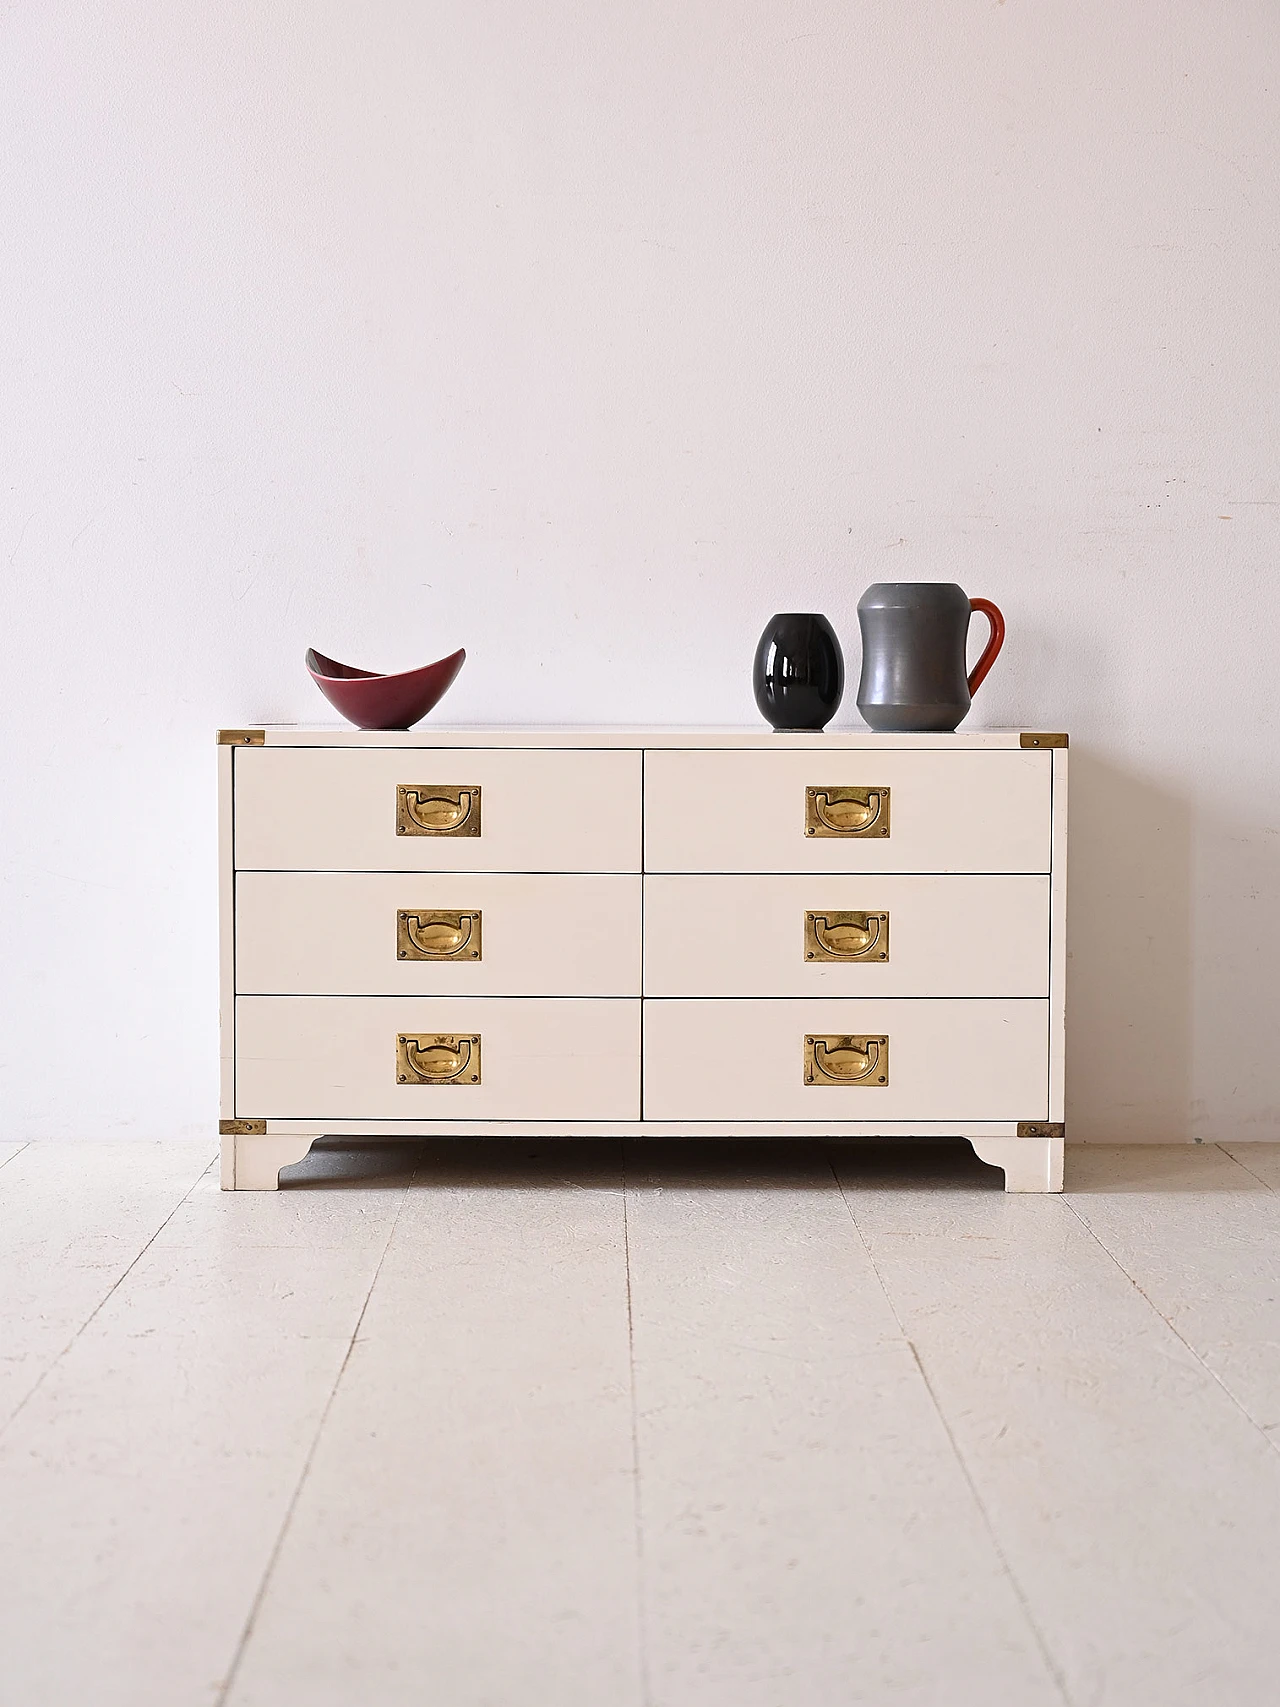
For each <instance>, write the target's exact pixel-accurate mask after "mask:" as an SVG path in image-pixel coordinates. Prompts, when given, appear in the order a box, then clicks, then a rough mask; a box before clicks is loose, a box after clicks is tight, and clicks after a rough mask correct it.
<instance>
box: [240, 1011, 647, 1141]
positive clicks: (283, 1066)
mask: <svg viewBox="0 0 1280 1707" xmlns="http://www.w3.org/2000/svg"><path fill="white" fill-rule="evenodd" d="M401 1032H404V1033H409V1034H423V1033H446V1034H462V1035H468V1036H470V1035H475V1034H477V1033H478V1034H479V1035H480V1039H481V1044H480V1060H481V1067H480V1074H481V1076H480V1083H479V1084H476V1085H472V1084H451V1085H420V1084H398V1083H397V1082H396V1038H397V1035H398V1034H399V1033H401ZM236 1047H237V1058H236V1095H237V1098H238V1103H237V1114H238V1115H239V1117H240V1118H241V1119H263V1118H268V1119H269V1118H271V1117H272V1116H279V1117H281V1118H282V1119H292V1120H308V1121H310V1120H315V1121H317V1122H318V1123H320V1124H321V1125H322V1124H323V1122H324V1120H325V1119H326V1118H328V1117H329V1116H335V1117H339V1118H340V1117H344V1116H345V1117H348V1118H350V1117H356V1118H361V1117H364V1118H368V1119H372V1120H377V1119H384V1120H385V1119H403V1120H424V1119H425V1120H455V1119H456V1120H457V1121H459V1122H463V1123H465V1122H467V1121H473V1120H485V1119H496V1120H504V1119H529V1120H634V1119H635V1118H636V1117H637V1116H638V1114H639V1112H640V1106H639V1105H640V1071H639V1069H640V1003H639V1002H638V1001H628V1000H612V1001H611V1000H600V999H597V1000H593V1001H577V1000H573V999H561V1000H556V999H545V1000H527V999H524V998H521V997H502V998H497V999H493V1000H490V999H488V998H486V997H483V996H473V997H466V996H459V997H448V996H240V997H238V998H237V1001H236Z"/></svg>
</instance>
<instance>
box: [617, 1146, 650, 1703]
mask: <svg viewBox="0 0 1280 1707" xmlns="http://www.w3.org/2000/svg"><path fill="white" fill-rule="evenodd" d="M620 1148H621V1152H622V1254H623V1262H624V1264H625V1267H626V1276H627V1358H628V1367H629V1369H630V1379H631V1478H632V1486H633V1488H634V1491H635V1492H634V1497H635V1526H636V1620H637V1626H638V1635H639V1653H638V1656H637V1658H638V1660H639V1672H640V1699H641V1702H642V1704H643V1707H650V1703H651V1701H652V1699H653V1695H652V1691H651V1689H650V1687H649V1629H648V1623H649V1621H648V1617H647V1610H646V1603H645V1577H644V1527H643V1524H642V1522H641V1508H640V1414H639V1406H638V1403H637V1398H636V1335H635V1316H634V1314H633V1312H632V1306H631V1222H630V1218H629V1213H628V1207H627V1146H626V1143H625V1141H624V1142H623V1144H622V1145H621V1146H620Z"/></svg>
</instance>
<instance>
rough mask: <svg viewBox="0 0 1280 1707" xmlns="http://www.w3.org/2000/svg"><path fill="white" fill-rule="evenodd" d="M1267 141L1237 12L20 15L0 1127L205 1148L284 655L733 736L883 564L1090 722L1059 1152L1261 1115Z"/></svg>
mask: <svg viewBox="0 0 1280 1707" xmlns="http://www.w3.org/2000/svg"><path fill="white" fill-rule="evenodd" d="M1278 112H1280V6H1277V5H1276V4H1275V0H1235V3H1232V4H1227V5H1224V4H1217V3H1213V4H1211V3H1209V0H1204V3H1197V0H1163V3H1161V0H1143V3H1141V4H1137V3H1135V4H1117V3H1116V0H1106V3H1103V0H1034V3H1033V0H996V3H991V0H877V3H876V4H869V3H868V4H863V3H861V0H858V3H854V0H754V3H751V0H747V3H735V4H729V3H726V0H679V3H678V4H676V3H674V0H646V3H645V4H595V5H586V4H569V3H567V0H565V3H550V0H448V3H438V4H426V3H422V0H412V3H410V0H400V3H393V0H369V3H367V4H362V5H356V4H352V3H349V0H348V3H347V4H339V3H336V0H329V3H322V0H309V3H307V4H301V3H296V0H295V3H286V0H272V3H267V4H264V3H263V0H252V3H250V0H219V4H217V5H212V6H192V5H182V4H178V3H176V0H169V3H168V4H158V3H151V4H140V3H135V4H130V3H127V0H101V3H98V4H93V5H90V4H87V3H83V0H82V3H76V0H71V3H61V0H60V3H57V4H55V3H53V0H24V3H23V4H21V5H11V6H8V7H5V8H4V9H3V17H2V19H0V387H2V390H0V396H2V405H0V434H2V435H3V439H2V452H3V454H2V461H0V475H2V479H0V573H2V574H3V577H4V622H3V629H2V631H0V632H2V634H3V643H4V644H3V660H4V661H3V691H2V696H0V707H2V708H3V748H2V751H3V760H2V763H3V778H2V782H3V789H2V794H0V798H2V799H3V806H4V830H3V835H2V837H0V859H2V860H3V870H4V895H5V900H4V905H5V922H4V930H5V940H4V954H3V979H4V999H5V1012H4V1018H3V1026H2V1028H0V1045H2V1047H3V1052H4V1056H5V1065H4V1071H5V1075H6V1083H5V1085H4V1087H3V1098H4V1110H5V1113H4V1128H3V1132H2V1133H0V1136H3V1137H5V1138H12V1137H24V1136H42V1135H61V1134H74V1135H77V1136H101V1137H108V1136H112V1135H118V1134H136V1135H141V1136H159V1137H163V1136H169V1135H178V1134H184V1133H194V1132H210V1131H211V1130H212V1129H213V1122H214V1120H215V1117H216V1108H215V1070H214V1069H215V1064H214V1054H215V991H214V986H215V935H214V895H215V887H214V799H213V775H214V761H213V754H214V749H213V730H214V728H215V727H216V726H217V725H218V724H246V723H254V722H257V721H261V720H272V719H282V720H312V721H324V720H325V719H326V717H327V716H328V715H329V714H328V713H327V711H326V708H325V707H324V706H323V705H322V703H321V702H320V701H319V699H318V696H317V695H316V694H315V692H314V690H313V689H312V687H311V685H310V684H309V682H308V681H307V680H306V678H305V676H304V674H303V671H302V652H303V650H304V648H305V646H306V645H307V644H308V643H311V642H314V643H315V644H316V645H318V646H320V647H321V648H322V649H324V650H327V651H329V652H331V653H335V654H336V655H338V656H339V657H343V658H351V659H353V660H355V661H357V662H360V663H365V664H368V665H371V666H374V667H383V668H391V667H401V666H407V665H410V664H414V663H418V662H421V661H424V660H426V659H428V658H432V657H436V656H438V655H439V654H440V653H442V652H445V651H447V650H449V649H451V648H452V647H454V646H456V645H458V644H462V643H465V645H466V646H467V648H468V652H469V661H468V664H467V666H466V669H465V671H464V673H463V675H462V677H461V678H460V680H459V683H458V685H457V687H456V688H455V689H454V691H453V692H452V694H451V695H450V697H449V699H448V701H447V702H446V704H445V706H444V708H442V714H441V715H442V716H444V717H446V718H447V719H448V720H449V721H454V722H465V721H483V722H501V721H503V720H513V721H545V720H557V721H559V720H564V721H568V722H574V721H604V722H615V721H616V722H643V721H654V722H681V721H691V722H711V723H746V722H752V721H753V720H754V717H755V712H754V707H753V705H752V701H751V697H750V691H749V682H748V674H749V664H750V658H751V652H752V647H753V644H754V641H755V638H756V635H757V633H758V631H759V629H760V627H761V625H762V624H763V622H764V619H765V618H766V617H767V616H768V615H769V614H770V612H772V611H773V610H775V609H795V608H800V609H807V608H814V609H822V610H826V611H827V612H828V613H829V614H830V615H831V617H832V619H833V620H834V622H835V623H836V625H837V627H838V629H839V630H840V632H841V633H842V635H843V637H844V640H845V643H846V650H847V653H848V655H849V660H850V664H851V666H852V667H853V670H854V673H855V675H856V666H857V639H856V622H855V618H854V607H855V604H856V602H857V599H858V595H859V593H860V592H861V590H862V588H863V587H864V586H865V585H866V584H867V583H868V582H869V581H872V580H877V579H885V578H894V579H954V580H958V581H959V582H961V584H962V585H963V586H965V587H966V588H967V589H968V590H969V591H970V592H972V593H981V594H986V595H988V596H989V597H992V598H994V599H996V600H998V601H999V602H1000V603H1001V604H1002V605H1003V606H1004V609H1005V611H1006V614H1007V616H1008V620H1009V635H1010V637H1009V642H1008V645H1007V648H1006V651H1005V655H1004V657H1003V658H1002V659H1001V661H1000V664H999V665H998V666H997V669H996V671H995V673H994V675H993V676H992V677H991V679H990V682H989V684H988V686H987V687H986V688H985V689H984V690H983V693H982V697H981V699H980V701H979V704H978V706H977V707H976V709H975V712H974V718H973V721H974V724H975V726H977V725H979V724H990V725H1004V724H1015V725H1022V726H1024V727H1041V728H1046V727H1047V728H1069V729H1070V730H1071V731H1072V735H1073V741H1074V746H1073V762H1074V778H1073V790H1074V800H1073V804H1074V813H1075V816H1074V841H1073V854H1072V858H1073V862H1074V864H1073V875H1072V885H1071V901H1072V906H1073V908H1074V917H1073V925H1072V932H1071V946H1072V953H1073V960H1072V968H1071V986H1070V999H1071V1072H1070V1108H1069V1119H1070V1122H1071V1126H1070V1130H1071V1132H1072V1134H1073V1135H1074V1136H1076V1137H1088V1138H1092V1139H1123V1138H1138V1139H1190V1138H1202V1139H1205V1140H1214V1139H1240V1138H1255V1137H1256V1138H1272V1139H1277V1138H1280V1047H1278V1046H1277V1043H1276V1003H1275V987H1276V967H1277V964H1280V907H1278V905H1277V878H1278V876H1280V836H1278V834H1277V829H1278V826H1280V817H1278V813H1277V808H1278V806H1280V799H1278V796H1280V775H1278V773H1277V763H1276V760H1277V715H1276V691H1277V670H1276V665H1275V658H1276V647H1277V634H1278V627H1277V618H1278V617H1280V573H1278V571H1280V550H1278V548H1280V469H1278V468H1277V446H1278V444H1280V435H1278V433H1277V425H1278V422H1277V415H1278V412H1280V336H1278V333H1277V322H1278V304H1280V247H1278V244H1277V237H1278V235H1280V147H1278V146H1277V135H1278V130H1277V113H1278ZM840 721H841V722H842V723H845V722H847V723H854V722H856V721H857V713H856V710H855V708H854V706H853V704H852V693H850V697H849V701H848V703H847V704H846V707H845V709H844V712H843V713H842V716H841V719H840Z"/></svg>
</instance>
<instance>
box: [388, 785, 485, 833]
mask: <svg viewBox="0 0 1280 1707" xmlns="http://www.w3.org/2000/svg"><path fill="white" fill-rule="evenodd" d="M479 834H480V790H479V789H478V788H472V787H470V786H469V785H467V784H461V785H460V784H457V783H419V784H417V785H416V786H413V785H410V784H409V783H404V782H402V783H400V784H399V785H398V786H397V788H396V835H397V836H478V835H479Z"/></svg>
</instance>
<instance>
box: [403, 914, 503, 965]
mask: <svg viewBox="0 0 1280 1707" xmlns="http://www.w3.org/2000/svg"><path fill="white" fill-rule="evenodd" d="M481 920H482V915H481V914H480V913H460V912H457V911H456V910H455V909H454V908H452V907H433V908H432V909H430V911H419V912H416V913H410V912H405V911H404V910H403V909H402V910H401V911H399V912H398V913H397V914H396V958H397V959H398V960H479V959H481V958H482V956H481V953H480V926H481Z"/></svg>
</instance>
